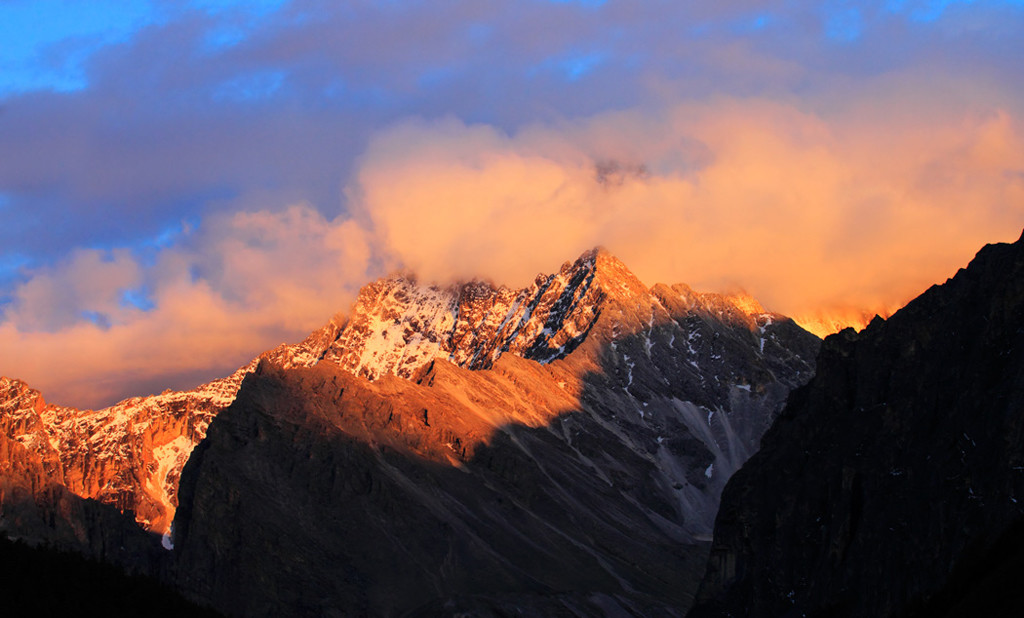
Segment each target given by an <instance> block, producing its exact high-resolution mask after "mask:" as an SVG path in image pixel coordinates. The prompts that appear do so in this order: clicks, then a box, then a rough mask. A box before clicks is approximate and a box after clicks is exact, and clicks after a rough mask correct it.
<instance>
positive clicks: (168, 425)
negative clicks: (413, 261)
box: [0, 249, 819, 615]
mask: <svg viewBox="0 0 1024 618" xmlns="http://www.w3.org/2000/svg"><path fill="white" fill-rule="evenodd" d="M818 346H819V340H818V339H817V338H816V337H815V336H813V335H811V334H809V333H807V332H806V331H804V330H802V329H801V328H799V327H798V326H796V324H794V323H793V322H792V321H791V320H789V319H787V318H785V317H784V316H781V315H779V314H775V313H771V312H768V311H766V310H764V309H763V308H762V307H761V306H760V305H759V304H757V302H756V301H754V300H753V299H751V298H749V297H744V296H723V295H717V294H701V293H697V292H695V291H693V290H692V289H690V288H689V287H687V286H685V285H681V284H680V285H674V286H671V287H670V286H666V285H657V286H654V287H653V288H650V289H648V288H647V287H646V286H644V285H643V284H642V283H641V282H640V281H639V280H638V279H637V278H636V277H635V276H634V275H633V274H632V273H631V272H630V271H629V269H628V268H626V266H625V265H623V264H622V263H621V262H620V261H619V260H617V259H616V258H615V257H614V256H612V255H611V254H609V253H608V252H607V251H604V250H601V249H596V250H593V251H589V252H587V253H585V254H583V255H582V256H580V258H579V259H577V260H575V261H574V262H567V263H566V264H564V265H563V266H562V268H561V269H560V270H559V271H558V272H557V273H553V274H549V275H538V277H537V278H536V280H535V281H534V283H533V284H532V285H530V286H529V287H527V288H524V289H521V290H512V289H508V288H505V287H499V286H494V285H493V284H490V283H486V282H480V281H472V282H467V283H461V284H454V285H449V286H436V285H426V284H422V283H419V282H418V281H417V280H416V279H415V277H413V276H411V275H397V276H393V277H390V278H387V279H383V280H380V281H377V282H374V283H372V284H370V285H368V286H366V287H365V288H364V289H363V290H361V292H360V294H359V298H358V300H357V302H356V304H355V306H354V307H353V309H352V310H351V312H350V314H349V315H348V317H347V319H340V318H336V319H334V320H332V321H331V322H329V323H328V324H326V325H325V326H324V327H323V328H321V329H319V330H317V331H316V332H314V333H313V334H311V335H310V337H309V338H307V339H306V340H305V341H303V342H302V343H300V344H297V345H282V346H280V347H278V348H276V349H275V350H272V351H269V352H267V353H265V354H262V355H260V357H258V358H256V359H254V360H253V361H252V362H251V363H249V364H247V365H246V366H245V367H242V368H240V369H239V370H238V371H236V372H234V373H233V374H232V375H231V376H228V377H226V378H223V379H221V380H216V381H214V382H211V383H209V384H206V385H203V386H201V387H198V388H196V389H194V390H191V391H187V392H165V393H163V394H161V395H156V396H151V397H145V398H134V399H129V400H127V401H124V402H121V403H119V404H117V405H115V406H113V407H111V408H107V409H103V410H96V411H92V410H76V409H72V408H65V407H59V406H53V405H48V404H46V403H45V401H44V400H43V398H42V396H41V395H40V394H39V393H38V392H36V391H34V390H32V389H31V388H29V387H28V386H27V385H25V384H23V383H21V382H19V381H17V380H11V379H7V378H4V379H3V382H0V384H2V387H0V388H2V389H3V395H2V397H0V409H2V410H3V414H2V421H0V429H2V432H0V448H2V449H3V451H2V453H0V455H2V459H3V461H4V462H7V463H5V466H6V467H7V469H8V470H10V471H11V473H8V474H5V475H4V476H3V477H2V482H3V483H4V487H2V488H0V489H2V492H0V508H2V509H3V518H2V520H0V529H2V531H3V532H4V533H5V534H6V535H8V536H9V537H12V538H17V539H22V540H26V541H29V542H31V543H36V544H46V545H47V546H53V547H58V548H63V549H73V550H76V551H80V552H82V553H85V554H86V555H88V556H91V557H94V558H97V559H100V560H104V561H108V562H113V563H115V564H119V565H121V566H122V567H124V568H126V569H128V570H129V571H132V572H138V573H144V574H148V575H151V576H154V577H156V578H158V579H159V580H161V581H163V582H165V583H166V584H168V585H170V586H171V587H173V588H175V589H177V590H179V591H181V592H182V593H183V594H185V595H186V596H187V597H189V598H190V599H192V600H194V601H197V602H200V603H202V604H205V605H208V606H212V607H213V608H215V609H216V610H218V611H220V612H223V613H225V614H229V615H280V614H291V615H326V614H330V613H331V612H341V613H342V614H366V613H370V614H382V615H394V614H407V613H410V612H412V613H416V612H419V613H423V614H426V615H430V614H434V613H437V612H457V611H469V612H490V611H510V608H513V609H514V608H523V611H526V612H528V613H539V614H544V613H550V612H555V611H569V612H576V613H582V614H599V613H606V612H611V613H623V612H626V613H634V614H642V615H647V614H650V613H661V614H664V615H681V614H682V612H683V611H685V608H686V607H687V606H688V605H689V604H690V602H691V599H692V595H693V593H694V591H695V589H696V585H697V581H698V580H699V577H700V575H701V573H702V572H703V569H704V561H705V557H706V553H707V549H708V543H709V541H710V538H711V532H712V525H713V522H714V517H715V513H716V512H717V507H718V501H719V496H720V494H721V491H722V489H723V488H724V486H725V482H726V480H727V479H728V478H729V476H730V475H731V474H732V473H733V472H735V471H736V470H737V469H738V468H739V467H740V466H741V465H742V464H743V463H744V461H746V459H747V458H749V457H750V456H751V455H752V454H753V453H754V452H755V451H756V449H757V446H758V442H759V440H760V437H761V435H762V434H763V433H764V431H765V430H767V428H768V427H769V426H770V425H771V423H772V420H773V419H774V417H775V416H776V415H777V414H778V412H779V411H780V410H781V408H782V406H783V404H784V402H785V400H786V397H787V395H788V393H789V392H790V391H791V390H792V389H793V388H795V387H797V386H799V385H801V384H803V383H805V382H806V381H807V380H808V379H810V377H811V375H812V373H813V360H814V357H815V355H816V353H817V349H818ZM186 462H187V463H186ZM172 521H173V525H172Z"/></svg>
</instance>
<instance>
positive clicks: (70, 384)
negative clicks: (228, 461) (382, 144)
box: [0, 205, 370, 407]
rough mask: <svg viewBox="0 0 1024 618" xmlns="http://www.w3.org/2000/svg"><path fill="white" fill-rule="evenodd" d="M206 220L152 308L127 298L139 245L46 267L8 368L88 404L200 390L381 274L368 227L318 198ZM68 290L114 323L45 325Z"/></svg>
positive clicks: (21, 307) (15, 335) (166, 274)
mask: <svg viewBox="0 0 1024 618" xmlns="http://www.w3.org/2000/svg"><path fill="white" fill-rule="evenodd" d="M204 228H205V231H204V232H202V233H201V235H199V237H197V238H192V239H190V240H189V242H188V243H185V244H184V245H183V246H179V247H176V248H173V249H169V250H167V251H166V252H165V253H164V254H163V255H161V256H160V258H159V262H158V263H157V264H156V265H155V266H153V267H152V269H151V270H152V272H151V273H150V274H151V277H152V281H150V284H151V285H152V287H153V289H154V291H153V295H152V302H153V304H154V305H155V306H154V308H153V309H152V310H150V311H142V310H140V309H138V308H135V307H131V306H123V304H122V303H120V295H121V292H122V291H123V289H124V288H125V287H132V286H134V285H137V284H138V283H139V282H140V280H141V278H142V274H141V273H142V271H143V267H142V266H141V265H140V264H138V263H136V262H135V261H134V260H133V258H132V257H131V256H130V255H129V254H128V252H114V253H113V255H112V256H108V257H110V259H105V257H104V256H102V255H100V253H101V252H91V251H90V252H79V253H77V254H75V256H74V257H72V258H71V260H70V261H69V262H67V263H65V264H61V265H58V266H57V267H55V268H53V269H50V270H48V271H46V272H42V273H38V274H36V276H35V277H33V278H32V279H31V280H29V281H28V282H27V283H26V284H24V285H23V286H22V288H21V289H19V290H18V295H17V299H18V300H17V301H16V302H15V303H14V305H13V308H12V310H11V311H9V312H8V313H7V314H6V315H5V316H4V320H3V322H2V323H0V366H2V367H4V368H5V372H7V371H10V372H11V373H12V374H13V375H14V376H15V377H18V378H21V379H24V380H26V381H27V382H28V383H29V384H31V385H32V386H33V387H35V388H38V389H40V390H42V391H43V393H44V395H45V396H46V397H47V399H48V400H52V401H55V402H57V403H63V404H67V405H75V406H80V407H89V406H92V407H99V406H102V405H107V404H110V403H113V402H114V401H117V400H118V399H120V398H122V397H127V396H131V395H139V394H148V393H149V392H153V391H159V390H162V389H163V388H168V387H174V388H190V387H192V386H195V385H196V384H198V383H200V382H201V381H204V380H208V379H212V378H215V377H221V376H222V375H226V373H227V372H228V371H230V370H231V369H232V368H235V367H238V366H241V365H242V364H244V363H245V362H248V361H249V360H251V359H252V358H253V357H254V356H255V355H256V354H258V353H259V352H261V351H263V350H265V349H269V348H271V347H274V346H276V345H278V344H279V343H282V342H285V341H295V340H299V339H301V338H303V337H304V336H305V335H306V334H308V333H309V332H310V331H311V330H313V329H314V328H316V327H318V326H321V325H323V323H325V322H326V320H327V319H328V318H329V317H330V316H331V315H333V314H335V313H337V312H338V311H339V310H342V309H344V308H345V307H347V306H348V305H349V304H350V303H351V302H352V300H353V299H354V297H355V292H356V291H357V290H358V286H359V284H360V283H362V282H363V281H364V280H365V279H367V278H368V277H369V276H370V275H369V274H368V273H367V268H368V265H369V262H370V247H369V245H368V244H367V242H366V238H365V232H364V231H363V230H362V229H361V228H360V227H359V226H357V225H356V224H355V223H354V222H353V221H351V220H348V219H339V220H335V221H328V220H326V219H324V218H323V216H322V215H320V214H319V213H318V212H316V211H315V210H314V209H312V208H311V207H309V206H307V205H298V206H292V207H290V208H288V209H286V210H284V211H282V212H277V213H271V212H254V213H245V212H242V213H237V214H235V215H232V216H228V217H222V218H219V219H213V220H211V221H209V222H208V223H207V224H205V225H204ZM196 269H198V271H199V272H200V273H204V274H203V276H196ZM65 288H67V289H70V290H71V292H69V293H73V294H77V295H78V296H79V297H80V298H79V300H80V301H81V302H78V304H77V305H72V306H79V307H85V308H88V309H90V310H92V311H96V312H98V313H102V314H103V316H104V319H105V321H106V322H108V324H103V325H97V324H95V323H92V322H89V321H85V320H77V321H74V322H73V323H67V322H66V321H65V322H60V324H61V327H60V328H56V329H43V328H37V325H38V324H51V323H57V320H64V319H65V317H66V315H65V314H66V313H67V308H66V307H65V306H64V305H63V304H62V303H61V302H59V300H60V297H61V294H63V292H61V290H63V289H65ZM65 295H66V294H65ZM82 299H84V301H82ZM83 302H84V304H82V303H83Z"/></svg>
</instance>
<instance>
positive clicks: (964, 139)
mask: <svg viewBox="0 0 1024 618" xmlns="http://www.w3.org/2000/svg"><path fill="white" fill-rule="evenodd" d="M924 103H926V102H924ZM905 104H908V105H909V104H913V105H920V104H923V102H922V101H920V100H917V99H912V100H908V101H906V102H905ZM888 109H889V112H888V113H892V111H891V110H892V109H893V108H891V107H890V108H888ZM884 111H885V110H879V109H872V106H871V105H870V99H868V100H865V101H864V102H863V104H861V105H859V106H858V105H856V104H855V103H854V104H847V105H846V106H845V107H844V108H843V109H840V110H837V111H833V112H831V113H830V114H824V113H813V112H809V111H805V110H803V109H801V108H800V107H799V106H797V105H795V104H792V103H787V102H778V101H771V100H765V99H718V100H714V101H710V102H706V103H691V104H684V105H676V106H672V107H670V108H668V109H666V110H661V111H659V112H656V113H653V114H652V113H651V112H650V111H649V110H635V111H630V112H621V113H614V114H607V115H603V116H598V117H595V118H592V119H589V120H587V121H584V122H579V123H575V124H570V125H565V126H553V127H532V128H528V129H525V130H523V131H521V132H519V133H517V134H515V135H511V136H509V135H505V134H503V133H501V132H500V131H498V130H496V129H494V128H491V127H486V126H467V125H464V124H462V123H460V122H458V121H456V120H446V121H442V122H437V123H428V122H422V121H418V122H410V123H406V124H403V125H400V126H398V127H395V128H394V129H392V130H391V131H389V132H387V133H385V134H383V135H381V136H379V138H378V139H377V140H376V142H374V143H373V144H372V145H371V147H370V149H369V151H368V153H367V154H366V156H365V157H364V159H363V164H362V167H361V169H360V171H359V173H358V176H357V184H356V185H355V188H354V189H353V190H352V191H351V192H350V198H351V199H352V200H353V201H354V202H355V203H356V204H357V205H358V212H359V214H360V216H361V217H363V218H364V219H365V220H367V221H370V222H371V226H372V230H373V233H374V234H375V235H376V238H377V240H378V242H380V243H382V244H383V245H384V246H386V247H387V248H388V250H390V251H392V252H393V253H394V254H396V255H397V256H398V257H399V258H400V259H401V260H402V261H404V263H405V264H406V265H408V266H409V267H410V268H412V269H413V270H416V271H417V272H420V273H421V274H423V275H425V276H426V277H428V278H432V279H439V280H444V279H449V278H453V277H454V278H466V277H470V276H481V277H487V278H492V279H495V280H498V281H504V282H510V283H513V284H522V283H524V282H526V281H527V280H529V279H530V278H532V276H533V275H534V274H536V273H537V272H538V271H541V270H550V269H551V268H552V266H553V265H556V264H558V263H560V262H561V261H562V260H564V259H567V258H569V257H572V256H574V255H575V254H577V253H578V252H579V251H581V250H583V249H585V248H587V247H590V246H593V245H595V244H603V245H605V246H607V247H608V248H609V249H611V250H612V251H613V252H615V253H617V254H618V255H619V256H620V257H621V258H622V259H623V260H624V261H625V262H626V263H627V264H629V265H630V266H631V267H633V268H634V269H635V270H636V272H637V274H638V275H639V276H640V277H641V278H642V279H644V280H645V281H647V282H648V283H654V282H656V281H669V282H676V281H684V282H687V283H689V284H691V285H693V286H695V287H698V288H704V289H718V290H722V289H729V288H735V287H742V288H745V289H746V290H748V291H749V292H751V293H752V294H754V295H755V296H756V297H758V298H759V299H761V300H762V302H764V303H765V304H766V305H768V306H769V307H771V308H773V309H775V310H778V311H782V312H786V313H789V314H794V315H801V314H813V313H818V312H822V311H829V310H843V311H847V312H848V311H850V310H851V309H855V310H857V311H873V310H875V309H876V308H877V309H878V310H880V311H883V312H884V311H885V309H887V308H892V307H898V306H899V305H901V304H902V303H904V302H906V301H907V300H909V298H911V297H913V296H914V295H916V294H918V293H920V292H921V291H923V290H924V289H925V288H926V287H927V286H928V285H930V284H931V283H934V282H936V281H941V280H943V279H944V278H945V277H947V276H949V275H952V274H953V272H955V270H956V269H957V268H958V267H960V266H962V265H964V264H965V263H966V262H967V261H968V260H969V259H970V258H971V257H972V255H973V253H974V252H975V251H976V250H977V249H978V248H980V247H981V246H982V245H983V244H985V243H986V242H994V241H1000V240H1004V241H1005V240H1014V239H1016V238H1017V236H1019V235H1020V231H1021V227H1022V225H1024V160H1022V157H1021V153H1024V135H1022V132H1021V127H1020V124H1019V120H1018V119H1016V118H1015V117H1014V116H1012V115H1011V114H1010V112H1009V111H1007V110H1005V109H999V108H995V109H977V108H972V107H970V106H965V105H946V102H945V101H935V102H932V103H931V107H925V108H922V110H921V113H920V116H919V117H920V120H918V121H915V120H914V116H913V115H907V114H906V113H905V110H904V111H903V112H901V115H902V116H901V118H900V119H899V120H900V121H899V122H892V121H887V118H886V117H885V115H883V113H882V112H884ZM609 169H611V170H612V173H610V174H609V173H607V170H609Z"/></svg>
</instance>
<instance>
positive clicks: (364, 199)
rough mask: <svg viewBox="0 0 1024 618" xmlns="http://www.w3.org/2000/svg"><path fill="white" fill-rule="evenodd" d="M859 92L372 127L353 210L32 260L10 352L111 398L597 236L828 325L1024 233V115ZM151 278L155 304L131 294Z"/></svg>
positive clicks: (21, 365)
mask: <svg viewBox="0 0 1024 618" xmlns="http://www.w3.org/2000/svg"><path fill="white" fill-rule="evenodd" d="M860 86H861V90H858V91H852V90H851V91H850V92H846V93H844V92H843V89H842V88H836V89H833V90H831V91H830V92H831V95H830V97H829V98H827V97H824V96H822V97H819V98H818V99H813V98H809V99H806V100H804V101H803V102H797V101H793V100H772V99H767V98H750V99H740V98H718V99H713V100H708V101H701V102H685V103H674V104H667V105H664V106H662V107H660V108H644V109H633V110H624V111H619V112H613V113H605V114H601V115H598V116H594V117H591V118H586V119H580V120H575V121H565V122H561V123H556V124H549V125H533V126H528V127H523V128H521V129H520V130H518V131H517V132H515V133H513V134H507V133H505V132H503V131H501V130H499V129H497V128H495V127H491V126H485V125H467V124H465V123H463V122H461V121H459V120H455V119H448V120H441V121H436V122H428V121H423V120H410V121H407V122H405V123H402V124H399V125H397V126H395V127H393V128H392V129H390V130H388V131H386V132H383V133H381V134H379V135H377V136H376V137H375V139H374V140H373V141H372V142H371V144H370V146H369V148H368V149H367V151H366V152H365V153H364V155H363V157H362V158H361V159H360V162H359V165H358V168H357V170H356V173H355V175H354V177H353V179H352V181H351V183H350V184H349V185H348V186H347V187H346V189H345V195H346V197H347V202H348V207H349V212H348V213H347V214H344V215H341V216H339V217H337V218H335V219H333V220H328V219H325V218H324V217H323V215H321V214H320V213H319V212H317V210H316V209H314V208H313V207H312V206H309V205H295V206H291V207H288V208H286V209H284V210H279V211H274V210H256V211H248V212H247V211H242V212H237V213H235V214H233V215H227V216H218V217H210V218H208V219H207V220H205V221H204V222H203V225H202V226H201V228H200V229H199V230H197V231H193V232H192V233H191V234H189V235H188V236H187V237H186V238H185V239H183V240H181V241H180V242H178V243H177V244H175V245H174V246H172V247H170V248H166V249H163V250H161V252H160V253H159V255H158V258H157V261H156V263H155V264H143V263H141V262H139V261H138V259H137V258H136V257H135V256H134V255H133V254H132V253H131V252H128V251H120V250H118V251H112V252H101V251H79V252H77V253H75V254H73V255H72V256H71V258H69V259H68V260H67V261H66V262H64V263H62V264H58V265H56V266H53V267H51V268H48V269H45V270H40V271H37V272H33V273H30V275H31V276H30V278H29V280H28V281H27V282H26V283H25V284H23V285H22V286H21V287H20V288H18V289H17V290H15V294H14V302H13V303H12V304H11V305H10V307H9V308H8V310H7V312H6V313H5V314H4V315H3V319H2V320H0V366H2V367H4V371H5V372H10V373H11V374H12V375H13V376H14V377H19V378H22V379H25V380H27V381H28V382H29V383H30V384H32V385H34V386H36V387H37V388H41V389H42V390H43V391H44V393H46V394H47V396H48V397H50V398H52V399H54V400H56V401H58V402H61V403H67V404H73V405H78V406H90V405H92V406H98V405H101V404H106V403H111V402H112V401H114V400H115V399H116V398H117V397H121V396H127V395H133V394H145V393H147V392H152V391H157V390H162V388H164V387H176V388H185V387H190V386H193V385H195V384H197V383H199V382H200V381H202V380H206V379H211V378H214V377H218V376H220V375H224V374H226V373H227V371H229V370H230V369H233V368H234V367H237V366H240V365H241V364H243V363H244V362H246V361H248V360H249V359H251V358H252V357H253V356H255V355H256V354H257V353H259V352H260V351H262V350H264V349H267V348H270V347H273V346H275V345H277V344H278V343H280V342H282V341H296V340H299V339H301V338H302V337H304V336H305V335H306V334H307V333H308V332H309V331H311V330H312V329H314V328H316V327H317V326H319V325H321V324H322V323H324V322H325V321H326V320H327V319H328V318H329V317H330V316H331V315H333V314H334V313H336V312H338V311H344V310H345V309H347V307H348V306H349V303H350V302H351V300H352V299H353V298H354V295H355V292H356V290H357V289H358V287H359V286H360V285H361V284H363V283H365V282H366V281H367V280H369V279H371V278H373V277H376V276H379V275H380V274H383V273H384V272H385V271H387V270H389V269H390V268H391V267H392V266H400V265H401V266H405V267H408V268H410V269H413V270H415V271H417V272H419V273H420V275H421V276H422V277H424V278H425V279H428V280H430V279H433V280H439V281H445V280H450V279H453V278H460V279H466V278H470V277H484V278H489V279H492V280H495V281H498V282H502V283H506V284H509V285H516V286H518V285H524V284H526V283H527V282H529V281H530V280H531V279H532V278H533V277H534V276H535V275H536V274H537V273H538V272H551V271H552V270H553V269H555V268H557V266H558V265H559V264H560V263H562V262H563V261H565V260H567V259H572V258H574V257H575V256H577V255H578V254H579V253H581V252H582V251H584V250H586V249H588V248H590V247H593V246H595V245H604V246H606V247H608V248H609V249H610V250H611V251H613V252H614V253H616V254H617V255H618V256H619V257H620V258H622V259H623V261H624V262H625V263H626V264H628V265H629V266H631V267H632V268H633V269H634V270H635V271H636V273H637V274H638V275H639V276H640V277H641V278H642V279H643V280H644V281H646V282H647V283H648V284H653V283H655V282H685V283H688V284H690V285H691V286H693V287H695V288H697V289H702V290H709V291H732V290H735V289H736V288H742V289H745V290H746V291H748V292H749V293H750V294H752V295H753V296H754V297H756V298H757V299H759V300H760V301H761V302H762V304H764V305H765V306H767V307H768V308H770V309H773V310H776V311H781V312H783V313H787V314H790V315H795V316H805V317H806V318H807V320H808V321H807V323H808V324H812V323H813V324H817V325H818V326H820V327H821V328H831V327H834V325H835V320H834V319H833V318H835V319H838V320H839V321H840V322H849V321H858V320H861V319H865V318H866V317H869V316H870V315H871V314H872V313H873V312H875V311H878V312H881V313H888V312H890V311H891V310H893V309H895V308H897V307H899V306H900V305H902V304H903V303H904V302H906V301H907V300H909V299H910V298H912V297H913V296H915V295H917V294H918V293H920V292H921V291H923V290H924V289H925V288H926V287H927V286H929V285H930V284H932V283H935V282H939V281H942V280H944V279H945V278H946V277H948V276H950V275H952V274H953V273H954V272H955V271H956V269H957V268H959V267H961V266H963V265H965V264H966V262H967V261H968V260H969V259H970V258H971V257H972V256H973V254H974V252H975V251H977V249H978V248H979V247H981V246H982V245H983V244H985V243H988V242H995V241H1010V240H1014V239H1016V238H1017V237H1018V236H1019V235H1020V232H1021V228H1022V227H1024V131H1022V128H1021V124H1020V123H1021V119H1020V118H1021V117H1020V113H1019V111H1017V110H1016V109H1015V108H1014V107H1013V106H1011V105H993V104H991V103H982V102H981V101H999V100H1002V99H1000V97H999V96H997V95H998V93H995V94H993V93H992V92H989V91H983V92H981V93H980V94H977V93H978V92H979V91H981V90H983V89H982V88H981V87H980V86H978V87H975V85H974V84H962V83H961V84H945V85H942V87H941V88H938V89H937V90H936V88H932V87H931V86H928V85H927V84H925V85H922V84H921V83H919V82H904V81H901V80H898V79H896V78H886V79H885V80H880V81H878V82H877V83H874V84H867V85H865V84H863V83H862V84H860ZM929 88H931V90H929ZM963 92H967V93H971V92H974V93H976V94H975V95H970V94H968V95H963V94H961V93H963ZM839 95H845V96H839ZM141 285H145V286H146V289H148V290H149V291H150V298H151V301H152V303H153V305H154V307H153V308H152V309H150V310H148V311H144V310H141V309H139V308H137V307H133V306H131V305H130V304H129V305H126V304H125V303H123V302H121V294H122V293H123V291H124V289H128V288H138V287H139V286H141ZM83 311H84V312H91V313H89V314H88V316H86V317H89V316H91V317H92V318H93V321H92V322H90V321H88V320H86V319H85V318H83V313H82V312H83ZM836 316H838V318H836Z"/></svg>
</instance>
